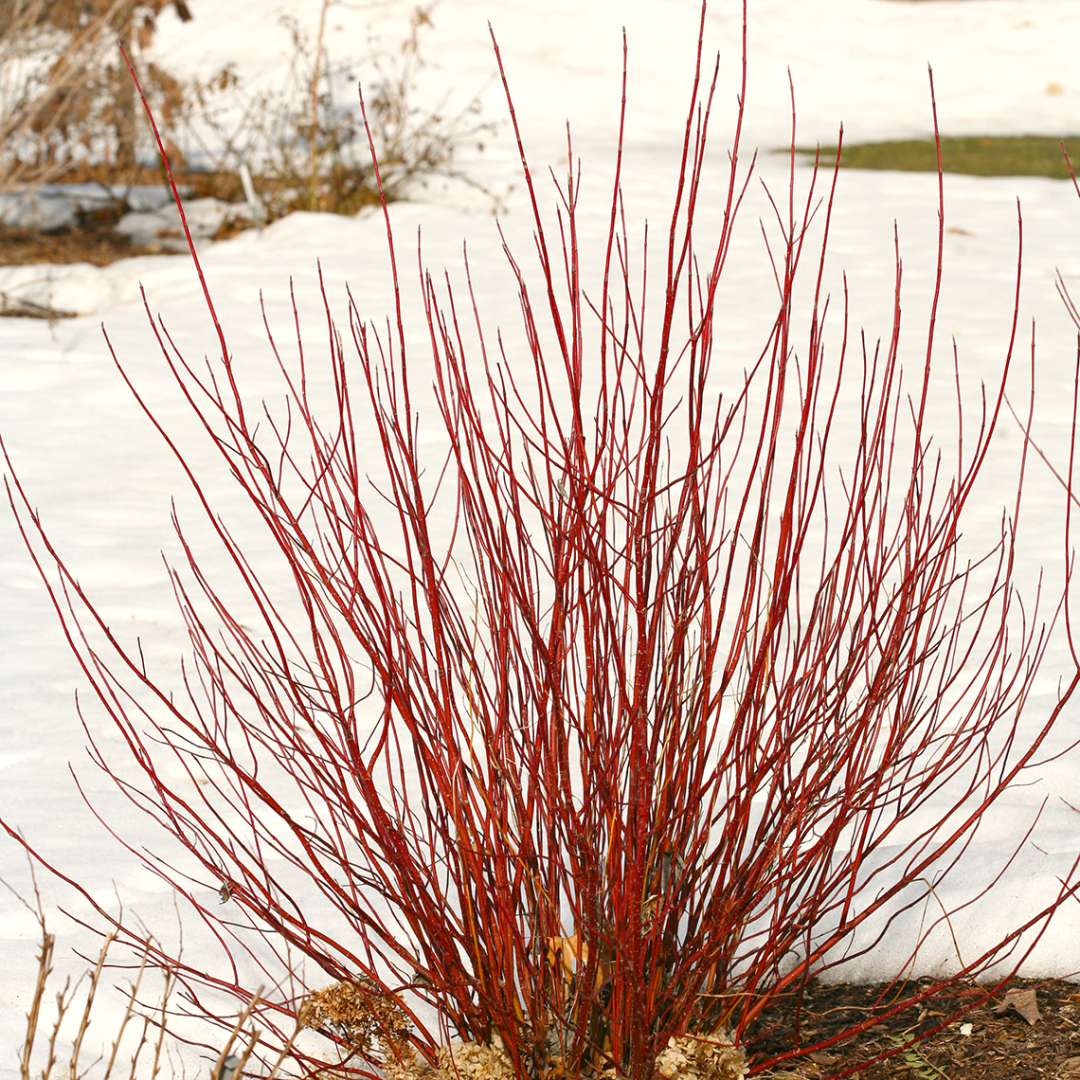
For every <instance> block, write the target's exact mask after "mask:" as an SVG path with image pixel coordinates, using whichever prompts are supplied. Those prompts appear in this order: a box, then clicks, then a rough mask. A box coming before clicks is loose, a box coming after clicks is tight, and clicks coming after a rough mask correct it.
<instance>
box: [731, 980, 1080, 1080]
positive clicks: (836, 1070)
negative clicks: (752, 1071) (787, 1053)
mask: <svg viewBox="0 0 1080 1080" xmlns="http://www.w3.org/2000/svg"><path fill="white" fill-rule="evenodd" d="M920 985H922V984H919V983H916V984H907V985H906V986H902V987H897V986H893V987H892V990H891V994H888V991H887V988H886V987H883V986H880V985H879V986H818V985H814V986H812V987H811V988H810V990H809V992H808V994H807V996H806V997H805V999H804V1006H803V1011H802V1014H801V1017H800V1035H801V1044H802V1045H803V1046H807V1045H811V1044H813V1043H816V1042H819V1041H821V1040H824V1039H827V1038H828V1037H829V1036H830V1035H833V1034H836V1033H838V1032H839V1031H841V1030H843V1029H844V1028H846V1027H849V1026H851V1025H852V1024H856V1023H858V1022H859V1021H861V1020H863V1019H865V1018H867V1017H868V1016H870V1015H871V1014H872V1013H873V1012H874V1011H876V1008H875V1002H877V1001H878V999H879V998H881V996H882V993H883V991H886V993H887V995H888V996H887V997H886V999H885V1000H888V999H889V997H891V998H895V997H897V996H898V995H899V996H905V997H907V996H910V995H911V994H912V993H913V992H917V989H918V987H919V986H920ZM987 989H988V988H986V987H978V986H974V985H961V986H957V987H956V988H955V989H953V990H951V991H948V992H946V993H945V994H942V995H940V996H937V997H935V998H934V999H932V1000H930V1001H928V1002H926V1003H924V1004H923V1005H921V1006H916V1007H913V1008H911V1009H909V1010H907V1011H906V1012H902V1013H898V1014H897V1015H896V1016H893V1017H891V1018H889V1019H887V1020H884V1021H882V1022H881V1023H880V1024H878V1025H876V1026H875V1027H873V1028H870V1029H869V1030H868V1031H866V1032H864V1033H863V1034H862V1035H859V1036H857V1037H856V1038H854V1039H853V1040H851V1041H850V1042H847V1043H842V1044H837V1045H835V1046H831V1047H829V1048H828V1049H827V1050H824V1051H821V1052H819V1053H817V1054H814V1055H812V1056H811V1057H810V1058H802V1059H799V1060H796V1061H792V1062H790V1063H788V1064H785V1065H778V1066H776V1067H774V1068H773V1069H772V1070H770V1071H767V1072H762V1073H759V1074H757V1075H760V1076H763V1077H769V1078H770V1080H781V1078H782V1080H825V1078H827V1077H839V1076H844V1075H849V1070H850V1069H852V1068H853V1067H855V1066H857V1065H859V1064H860V1063H866V1062H869V1061H872V1060H873V1059H874V1058H876V1057H878V1056H879V1055H882V1054H886V1053H888V1052H889V1051H895V1050H896V1049H897V1047H898V1046H902V1045H903V1044H904V1043H906V1042H908V1041H909V1040H911V1039H912V1038H914V1037H916V1036H918V1035H920V1034H925V1033H927V1032H931V1031H932V1030H933V1029H934V1028H937V1027H939V1026H940V1025H942V1024H943V1023H944V1024H945V1025H946V1026H945V1027H943V1028H941V1030H938V1031H936V1032H934V1033H932V1034H929V1035H928V1036H927V1038H926V1039H925V1040H924V1041H921V1042H918V1043H916V1044H915V1046H914V1047H912V1048H911V1049H910V1050H907V1051H903V1052H900V1053H896V1054H894V1056H892V1057H890V1058H889V1059H888V1060H885V1061H881V1062H878V1063H876V1064H873V1065H870V1066H869V1068H867V1069H865V1071H862V1072H860V1073H859V1074H858V1075H859V1076H862V1077H866V1078H867V1080H900V1078H908V1080H1080V985H1078V984H1077V983H1075V982H1067V981H1065V980H1048V981H1042V982H1039V981H1032V980H1021V979H1017V980H1014V981H1013V982H1012V983H1011V984H1010V989H1032V990H1034V991H1035V998H1036V1002H1037V1004H1038V1008H1039V1012H1040V1014H1041V1017H1040V1019H1038V1020H1036V1022H1035V1023H1034V1024H1030V1023H1028V1021H1027V1020H1025V1019H1024V1018H1023V1017H1022V1016H1020V1015H1019V1014H1018V1013H1017V1012H1015V1011H1013V1010H1012V1009H1008V1010H1006V1011H1003V1012H1001V1014H1000V1015H997V1014H996V1013H995V1006H998V1005H1000V1004H1001V1002H1002V999H1003V996H1004V994H1003V992H999V993H998V994H996V995H994V997H993V999H992V1000H990V1001H988V1002H986V1003H983V1004H975V1007H974V1008H972V1005H973V1003H977V1002H978V1001H979V999H980V998H982V997H983V996H984V995H985V994H986V992H987ZM964 1010H970V1011H968V1012H967V1014H966V1015H964V1016H961V1017H959V1018H957V1019H951V1020H950V1018H951V1017H953V1016H954V1014H956V1013H959V1012H961V1011H964ZM794 1024H795V1014H794V1008H793V1007H791V1006H787V1007H784V1006H781V1007H780V1008H779V1009H776V1010H773V1011H772V1015H771V1016H770V1017H769V1019H768V1021H767V1022H766V1024H765V1025H763V1028H762V1030H761V1031H760V1032H759V1034H758V1037H757V1039H756V1040H754V1041H753V1043H752V1046H751V1049H752V1051H753V1056H752V1061H754V1062H757V1063H760V1062H763V1061H765V1060H766V1059H767V1058H768V1057H771V1056H773V1055H775V1054H777V1053H781V1052H783V1050H784V1049H785V1047H790V1046H791V1045H792V1043H793V1039H794V1034H793V1032H794ZM967 1024H970V1025H971V1027H970V1029H968V1028H967V1027H966V1025H967ZM962 1025H964V1026H963V1027H962ZM965 1031H966V1032H968V1033H967V1034H965V1033H964V1032H965Z"/></svg>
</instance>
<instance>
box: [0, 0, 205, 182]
mask: <svg viewBox="0 0 1080 1080" xmlns="http://www.w3.org/2000/svg"><path fill="white" fill-rule="evenodd" d="M166 10H168V11H172V12H175V13H176V14H177V15H178V16H179V17H180V18H182V19H185V20H187V19H190V18H191V17H192V15H191V11H190V9H189V7H188V5H187V4H186V3H185V2H184V0H85V2H84V0H59V2H51V0H6V2H4V3H0V80H2V81H0V184H4V185H11V184H15V183H35V182H42V181H49V180H65V179H80V178H82V175H81V170H86V169H93V168H94V167H99V168H100V169H101V170H102V171H103V173H104V175H106V176H107V177H108V179H109V180H110V181H111V182H117V181H119V182H123V181H124V180H125V179H130V178H131V174H132V173H133V172H134V170H135V168H136V166H137V164H138V160H139V152H140V149H142V150H143V151H144V154H143V157H144V159H145V157H146V156H147V153H146V152H149V153H151V154H152V147H147V146H143V145H141V144H140V139H144V138H145V136H144V135H143V133H142V130H141V126H140V122H139V114H138V112H137V105H138V98H137V96H136V93H135V89H134V87H133V86H132V84H131V79H130V78H129V76H128V73H127V71H126V70H125V68H124V65H123V64H122V62H121V59H120V55H119V51H118V49H117V45H118V44H123V45H124V46H125V48H127V49H128V51H129V52H130V53H131V54H132V56H133V57H135V58H136V60H139V59H141V58H142V56H143V54H144V53H145V51H146V49H147V48H148V47H149V45H150V44H151V42H152V41H153V38H154V33H155V30H156V28H157V21H158V18H159V17H160V16H161V14H162V13H163V12H164V11H166ZM140 66H141V67H142V69H143V71H144V86H145V88H146V90H147V92H148V94H149V95H150V98H151V100H152V101H153V103H154V107H155V108H156V109H157V110H159V111H160V115H161V116H162V117H163V119H166V122H167V123H168V124H169V125H170V126H175V125H176V123H177V121H178V120H179V118H180V116H181V114H182V113H183V111H184V110H185V109H187V108H188V107H189V105H190V102H191V95H192V94H193V93H194V89H195V87H194V84H192V83H189V82H185V81H183V80H181V79H179V78H178V77H177V76H175V75H174V74H173V73H171V72H170V71H169V70H168V69H167V68H166V67H165V66H163V65H162V64H160V63H154V62H149V61H147V62H146V63H142V64H141V65H140ZM170 149H171V150H172V152H173V154H174V155H178V152H179V147H177V146H172V147H171V148H170Z"/></svg>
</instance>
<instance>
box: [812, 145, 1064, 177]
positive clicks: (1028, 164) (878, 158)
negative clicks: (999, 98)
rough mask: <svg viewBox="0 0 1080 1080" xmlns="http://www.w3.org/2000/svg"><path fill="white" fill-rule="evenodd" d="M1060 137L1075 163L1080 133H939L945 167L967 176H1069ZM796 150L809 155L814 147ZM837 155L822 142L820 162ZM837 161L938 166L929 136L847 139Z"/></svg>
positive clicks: (916, 168)
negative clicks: (880, 139)
mask: <svg viewBox="0 0 1080 1080" xmlns="http://www.w3.org/2000/svg"><path fill="white" fill-rule="evenodd" d="M1062 143H1064V144H1065V148H1066V149H1067V150H1068V152H1069V156H1070V157H1071V158H1072V160H1073V164H1074V166H1078V165H1080V135H1065V136H1061V137H1058V136H1053V135H963V136H957V137H944V136H943V137H942V140H941V163H942V166H943V167H944V170H945V172H949V173H964V174H966V175H968V176H1048V177H1051V178H1053V179H1055V180H1067V179H1069V170H1068V168H1067V166H1066V164H1065V157H1064V155H1063V154H1062V152H1061V146H1062ZM799 153H800V154H804V155H809V156H811V157H812V156H813V154H814V149H813V148H812V147H799ZM835 157H836V147H835V146H823V147H822V148H821V160H822V163H823V164H831V163H832V161H833V160H834V159H835ZM840 164H841V166H842V167H844V168H848V169H886V170H890V171H892V172H936V171H937V153H936V151H935V148H934V141H933V139H892V140H888V141H885V142H868V143H852V144H845V146H844V150H843V154H842V155H841V158H840Z"/></svg>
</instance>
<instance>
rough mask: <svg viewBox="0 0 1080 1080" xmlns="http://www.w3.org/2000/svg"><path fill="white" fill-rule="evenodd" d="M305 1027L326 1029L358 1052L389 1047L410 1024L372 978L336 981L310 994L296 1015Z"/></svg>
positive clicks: (406, 1031) (406, 1030)
mask: <svg viewBox="0 0 1080 1080" xmlns="http://www.w3.org/2000/svg"><path fill="white" fill-rule="evenodd" d="M299 1020H300V1023H301V1024H302V1025H303V1026H304V1027H306V1028H313V1029H316V1030H319V1029H322V1030H327V1031H329V1032H330V1033H332V1034H333V1035H335V1036H336V1037H337V1038H339V1039H344V1040H346V1041H347V1042H349V1043H351V1044H353V1045H354V1046H355V1047H357V1048H358V1049H360V1050H364V1051H368V1050H371V1049H372V1047H373V1045H375V1044H376V1043H378V1044H382V1045H392V1044H394V1043H395V1042H398V1041H400V1040H401V1039H403V1038H404V1037H405V1035H406V1034H407V1033H408V1031H409V1022H408V1020H407V1019H406V1017H405V1013H404V1012H403V1011H402V1008H401V1006H400V1005H399V1004H398V1002H397V1001H396V1000H395V998H394V997H393V995H392V994H390V993H389V992H388V991H386V990H385V989H383V988H382V987H381V986H379V985H378V983H376V982H374V981H373V980H372V979H367V978H364V977H361V978H359V979H357V980H355V981H348V982H338V983H334V984H333V985H332V986H327V987H324V988H323V989H322V990H316V991H314V992H313V993H311V994H309V995H308V996H307V997H306V998H305V999H304V1002H303V1004H302V1005H301V1006H300V1012H299Z"/></svg>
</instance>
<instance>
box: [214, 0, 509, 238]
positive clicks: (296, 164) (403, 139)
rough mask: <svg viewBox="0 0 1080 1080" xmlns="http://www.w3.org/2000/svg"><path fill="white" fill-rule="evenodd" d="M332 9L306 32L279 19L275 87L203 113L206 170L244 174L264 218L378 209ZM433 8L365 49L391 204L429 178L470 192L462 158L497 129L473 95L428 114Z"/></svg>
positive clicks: (371, 115) (353, 67) (353, 68)
mask: <svg viewBox="0 0 1080 1080" xmlns="http://www.w3.org/2000/svg"><path fill="white" fill-rule="evenodd" d="M333 8H334V3H333V2H332V0H323V2H322V4H321V7H320V12H319V20H318V23H317V25H316V28H315V30H314V31H311V32H309V31H307V30H305V29H304V28H303V26H301V24H300V22H299V21H298V20H297V19H295V18H293V17H292V16H289V15H286V16H283V17H282V19H281V22H282V24H283V25H284V27H285V29H286V30H287V32H288V35H289V40H290V43H291V49H290V59H289V64H288V69H287V72H286V75H285V78H284V80H283V82H282V83H280V84H279V85H276V86H273V87H270V88H267V89H260V90H256V91H245V88H244V86H243V85H242V84H234V85H233V86H231V87H229V89H230V91H231V92H230V95H229V97H228V99H227V100H228V101H229V103H230V111H229V115H228V118H227V119H226V118H224V117H220V116H218V115H217V112H216V110H215V109H214V108H213V107H212V102H208V105H210V107H208V108H206V109H205V110H203V111H202V112H200V114H199V124H198V126H199V127H200V128H202V129H203V130H204V131H205V132H206V135H205V136H204V138H203V140H202V142H203V146H202V149H203V152H204V154H205V155H206V159H207V161H208V163H209V167H210V169H211V170H212V171H214V172H216V173H221V174H223V175H228V176H234V177H237V178H239V177H240V175H241V173H242V171H243V170H244V169H246V170H247V171H248V172H249V174H250V175H251V176H252V177H253V178H254V179H253V188H254V194H255V197H256V199H257V201H258V203H259V204H260V209H261V211H262V214H263V215H264V217H265V218H267V219H269V220H273V219H275V218H279V217H282V216H283V215H284V214H287V213H289V212H290V211H292V210H311V211H330V212H334V213H346V214H348V213H355V212H356V211H357V210H359V209H361V208H363V207H364V206H369V205H375V204H377V203H378V201H379V191H378V185H377V184H376V182H375V174H374V170H373V169H372V166H371V159H370V156H369V154H368V148H367V141H366V136H365V132H364V125H363V122H362V120H361V116H360V110H359V108H358V101H357V86H358V73H359V71H360V66H359V65H358V63H357V61H358V57H357V55H356V52H355V47H356V46H355V42H353V41H352V40H348V42H347V44H348V45H349V47H350V48H351V49H352V50H354V51H352V52H348V53H342V54H337V53H333V52H331V50H330V48H329V44H328V42H329V37H330V28H329V25H328V19H329V17H330V15H331V14H332V11H333ZM434 11H435V5H434V4H427V5H418V6H416V7H415V8H413V9H412V11H411V14H410V16H409V20H408V25H407V29H406V31H405V34H404V37H403V38H402V39H401V40H400V41H398V42H395V43H394V44H393V45H392V46H390V47H387V46H386V45H385V44H380V43H379V42H377V41H375V40H370V41H369V42H368V43H367V46H366V58H365V60H366V64H367V65H368V71H369V74H368V75H367V76H366V77H365V79H364V86H363V90H364V96H365V102H366V106H367V112H368V120H369V122H370V125H371V130H372V135H373V138H374V142H375V146H376V149H377V151H378V154H379V164H380V168H381V170H382V187H383V191H384V192H385V194H386V196H387V197H388V198H389V199H395V198H399V197H401V196H402V195H404V194H405V193H406V192H407V190H408V189H409V188H410V186H412V185H414V184H416V183H417V182H419V181H422V180H426V179H429V178H432V177H449V178H453V179H455V180H458V181H463V182H466V183H469V182H470V181H469V180H468V178H467V176H466V175H465V174H464V173H463V172H462V170H461V169H460V168H459V167H458V157H459V154H460V151H461V150H462V149H463V148H465V147H466V146H470V145H473V146H476V147H477V148H480V149H482V148H483V145H484V143H485V141H486V140H487V138H488V137H489V136H490V135H491V134H492V132H493V130H494V125H493V124H491V123H489V122H487V121H485V120H484V119H483V117H482V116H481V108H480V99H479V96H478V95H473V96H471V97H469V98H468V99H466V100H465V101H464V102H463V103H462V104H460V105H457V106H454V107H448V102H447V101H445V100H444V101H443V102H441V103H440V104H438V105H436V106H434V107H425V106H423V105H421V104H420V103H419V99H420V97H421V89H422V86H421V84H422V81H423V76H424V72H425V70H426V69H427V67H428V60H427V59H426V55H425V52H424V44H425V37H426V35H427V33H428V32H429V31H431V30H432V29H433V27H434ZM212 89H216V85H215V87H213V88H212ZM200 93H202V91H200ZM218 100H226V99H224V98H220V99H218ZM238 102H239V103H240V108H239V109H237V107H236V106H237V103H238Z"/></svg>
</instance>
